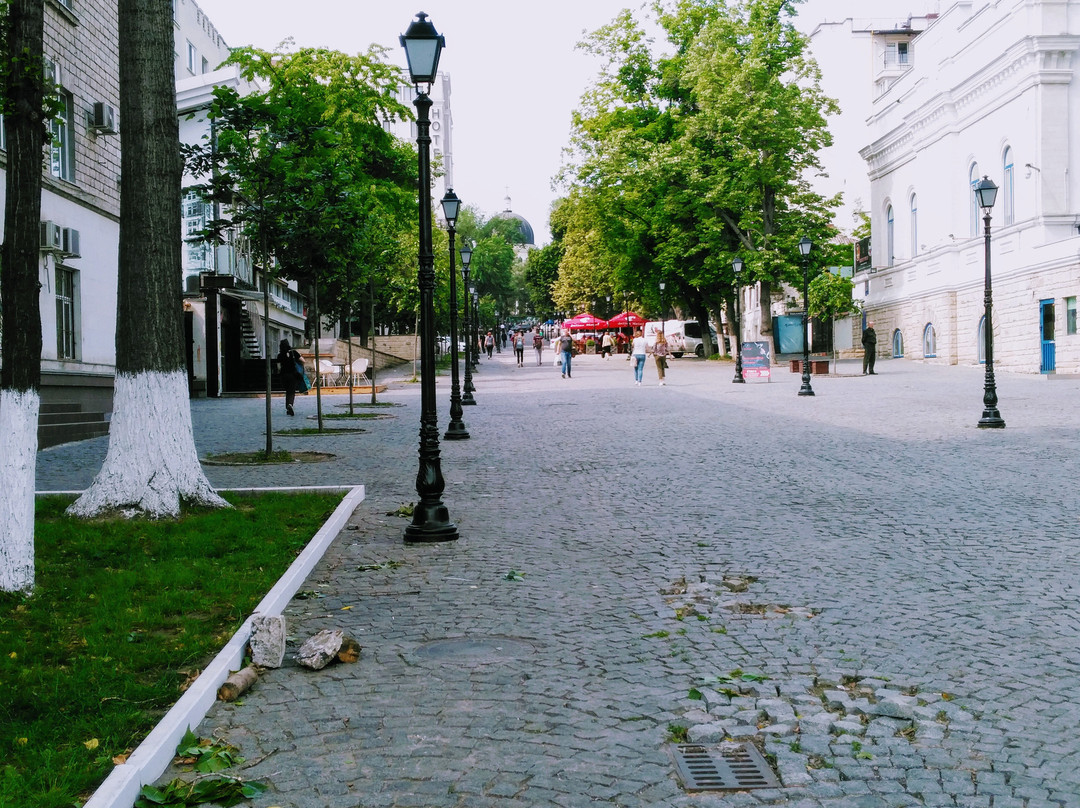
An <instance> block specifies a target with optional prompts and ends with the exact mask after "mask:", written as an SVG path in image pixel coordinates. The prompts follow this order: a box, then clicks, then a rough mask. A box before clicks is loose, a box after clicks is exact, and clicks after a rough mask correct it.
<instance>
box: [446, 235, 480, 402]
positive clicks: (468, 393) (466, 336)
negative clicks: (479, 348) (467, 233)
mask: <svg viewBox="0 0 1080 808" xmlns="http://www.w3.org/2000/svg"><path fill="white" fill-rule="evenodd" d="M471 262H472V247H471V246H469V245H468V244H465V245H463V246H462V248H461V281H462V285H461V296H462V298H464V300H463V301H462V302H463V303H464V304H465V305H464V307H463V308H464V311H465V325H464V327H463V328H462V329H461V341H462V342H463V343H464V345H465V395H464V396H463V397H462V399H461V403H462V404H466V405H468V404H475V403H476V399H475V398H473V393H475V392H476V386H475V385H474V384H473V380H472V349H471V348H470V347H469V343H470V342H472V327H471V325H470V319H471V318H470V317H469V311H470V310H471V309H472V299H471V296H470V295H469V264H470V263H471ZM450 274H451V275H453V274H454V273H453V272H451V273H450ZM454 353H457V345H454Z"/></svg>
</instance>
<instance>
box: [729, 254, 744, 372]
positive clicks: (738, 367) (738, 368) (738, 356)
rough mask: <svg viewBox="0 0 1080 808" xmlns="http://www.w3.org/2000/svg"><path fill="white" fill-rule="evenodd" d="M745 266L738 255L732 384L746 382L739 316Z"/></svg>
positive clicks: (735, 265)
mask: <svg viewBox="0 0 1080 808" xmlns="http://www.w3.org/2000/svg"><path fill="white" fill-rule="evenodd" d="M744 266H745V264H744V263H743V260H742V259H741V258H740V257H739V256H737V255H736V256H735V260H733V261H732V262H731V270H732V271H733V272H734V273H735V378H734V379H732V380H731V383H732V384H746V379H744V378H743V372H742V320H741V318H740V316H739V302H740V301H739V298H740V297H742V286H741V285H740V284H739V276H740V275H741V274H742V271H743V267H744Z"/></svg>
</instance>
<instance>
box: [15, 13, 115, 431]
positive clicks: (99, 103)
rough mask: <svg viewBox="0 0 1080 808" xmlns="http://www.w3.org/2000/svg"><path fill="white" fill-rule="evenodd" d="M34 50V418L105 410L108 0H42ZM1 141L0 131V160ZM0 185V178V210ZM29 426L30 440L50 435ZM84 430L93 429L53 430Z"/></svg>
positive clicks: (108, 366) (109, 273) (109, 237)
mask: <svg viewBox="0 0 1080 808" xmlns="http://www.w3.org/2000/svg"><path fill="white" fill-rule="evenodd" d="M44 54H45V60H46V71H47V73H48V74H49V76H50V78H51V79H52V80H53V82H54V83H55V85H56V86H57V99H58V101H59V106H60V113H59V115H58V116H57V118H56V119H55V120H54V121H53V123H52V136H53V143H52V144H51V146H50V147H49V151H48V154H47V159H46V162H45V166H44V172H43V186H42V196H41V219H42V222H41V243H40V247H41V249H40V259H41V261H40V267H39V272H40V277H39V280H40V283H41V309H40V311H41V325H42V359H41V401H42V412H43V418H42V421H43V422H45V421H47V420H48V419H47V418H46V417H45V415H44V414H45V413H47V412H48V411H49V408H50V406H54V405H63V406H65V407H67V406H70V408H71V410H72V411H74V410H76V409H78V408H80V407H81V408H82V410H83V411H84V412H95V413H97V414H98V415H99V417H101V418H102V419H103V418H105V417H106V414H107V413H109V412H110V411H111V410H112V387H113V375H114V366H115V359H116V348H115V340H116V291H117V290H116V276H117V251H118V245H119V238H120V142H119V137H118V135H117V132H118V127H119V122H118V121H117V119H116V110H117V108H118V107H119V100H120V87H119V44H118V40H117V13H116V3H115V2H113V3H109V2H105V0H85V2H80V3H79V4H78V5H77V6H71V5H70V4H65V3H46V4H45V36H44ZM6 147H7V144H6V143H4V142H3V135H2V134H0V169H6V159H7V153H6ZM5 195H6V192H5V188H4V183H3V181H0V212H2V211H3V205H4V204H5V202H4V197H5ZM0 215H2V213H0ZM39 432H40V434H41V443H40V445H42V446H46V445H49V444H50V443H52V442H55V441H53V440H51V439H50V436H49V435H48V434H47V432H48V430H47V429H45V430H44V431H40V430H39ZM87 434H100V433H99V432H90V433H86V434H74V433H73V434H69V435H65V436H64V438H63V439H71V438H72V437H85V436H87Z"/></svg>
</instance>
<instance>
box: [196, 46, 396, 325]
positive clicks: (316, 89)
mask: <svg viewBox="0 0 1080 808" xmlns="http://www.w3.org/2000/svg"><path fill="white" fill-rule="evenodd" d="M383 56H384V52H383V50H382V49H380V48H378V47H374V46H373V47H372V48H371V49H369V50H368V51H367V52H366V53H364V54H359V55H355V56H350V55H346V54H343V53H340V52H337V51H331V50H325V49H321V48H305V49H301V50H299V51H296V52H293V53H286V52H283V51H275V52H267V51H262V50H258V49H256V48H239V49H237V50H235V51H233V53H232V55H231V56H230V58H229V60H228V63H229V64H235V65H237V66H238V67H239V68H240V73H241V75H242V77H243V78H244V79H246V80H247V81H250V82H254V83H255V84H256V85H257V86H258V87H259V88H260V89H259V90H257V91H256V92H252V93H248V94H244V95H241V94H240V93H239V92H237V90H236V89H234V88H232V87H218V88H216V89H215V91H214V102H213V104H212V107H211V110H210V113H209V115H210V118H211V119H212V120H213V121H214V122H215V129H216V135H217V142H216V143H215V144H206V145H205V146H203V147H202V148H201V149H199V150H194V151H193V152H192V153H191V155H190V156H191V158H192V163H193V168H194V170H196V171H198V170H199V169H202V173H204V174H205V175H208V176H211V175H212V181H211V182H210V183H208V185H207V190H208V192H209V193H210V194H211V195H213V196H215V198H218V199H222V200H224V201H227V202H231V203H232V210H233V214H232V216H231V217H230V219H228V220H224V221H221V222H217V223H215V225H214V227H215V230H217V231H220V229H221V228H223V227H225V226H232V225H237V224H239V225H240V226H241V227H242V228H243V230H244V232H245V233H246V234H247V235H249V236H251V237H252V241H253V243H255V244H260V245H263V250H264V252H265V254H264V255H263V256H262V259H263V261H264V262H265V265H266V266H268V267H269V266H270V265H271V260H270V256H273V258H274V259H276V262H277V265H278V267H279V268H280V271H281V272H282V274H284V275H285V276H286V277H290V278H294V279H298V280H302V281H305V282H307V283H314V284H317V290H318V293H319V296H320V298H321V300H322V306H323V309H324V310H329V311H333V312H335V313H336V314H338V315H341V316H343V315H345V313H346V312H347V311H348V310H349V309H350V307H351V305H352V304H353V303H354V302H355V301H356V300H358V299H361V290H364V289H367V288H368V281H369V279H370V276H371V274H372V273H378V274H379V276H380V277H379V278H378V279H377V283H376V288H378V289H380V290H382V294H383V296H384V300H388V301H394V302H395V303H397V304H398V305H406V306H409V305H411V306H414V305H415V299H414V297H413V296H410V295H408V294H399V293H398V292H400V290H401V289H403V288H404V287H405V286H406V284H405V283H402V284H400V285H398V284H395V283H394V282H393V279H392V278H388V277H387V274H396V273H398V272H400V273H403V274H406V275H408V274H410V273H409V272H408V269H409V267H410V266H411V262H410V260H409V254H408V252H407V250H408V248H409V246H410V245H411V243H412V242H411V240H410V237H409V235H408V234H409V233H410V232H412V233H414V232H415V231H416V193H417V188H416V166H415V160H416V155H415V151H414V149H413V148H412V147H411V146H410V145H409V144H406V143H403V142H401V141H398V140H396V139H395V138H394V137H393V136H392V135H391V134H390V133H388V132H387V131H386V130H385V129H384V128H383V122H384V121H385V120H389V119H403V118H406V117H408V116H409V114H410V113H409V111H408V109H407V108H405V107H403V106H401V105H400V104H399V103H398V102H397V101H396V100H395V98H394V91H395V89H396V88H397V87H398V86H399V81H400V75H399V71H398V69H397V68H395V67H393V66H391V65H388V64H387V63H385V61H384V60H383ZM388 271H389V273H388ZM413 285H415V284H413Z"/></svg>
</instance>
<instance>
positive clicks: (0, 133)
mask: <svg viewBox="0 0 1080 808" xmlns="http://www.w3.org/2000/svg"><path fill="white" fill-rule="evenodd" d="M0 151H7V128H6V127H5V126H4V115H3V113H0Z"/></svg>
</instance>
